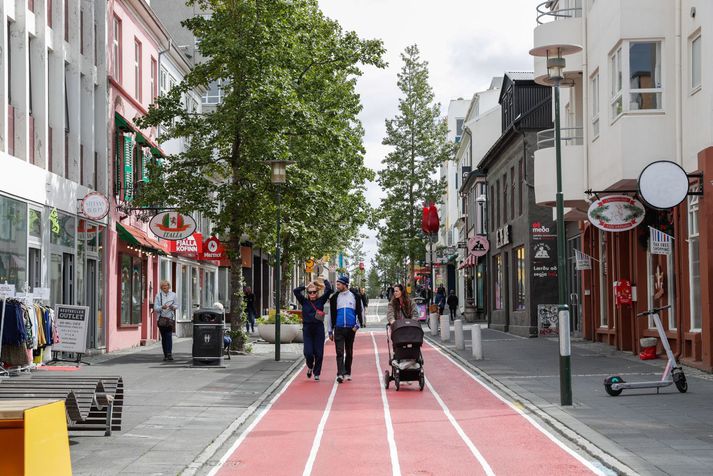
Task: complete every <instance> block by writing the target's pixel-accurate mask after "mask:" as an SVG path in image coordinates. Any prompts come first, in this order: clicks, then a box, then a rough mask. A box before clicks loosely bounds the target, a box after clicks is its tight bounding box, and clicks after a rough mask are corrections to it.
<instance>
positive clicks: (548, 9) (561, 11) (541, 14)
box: [537, 0, 582, 25]
mask: <svg viewBox="0 0 713 476" xmlns="http://www.w3.org/2000/svg"><path fill="white" fill-rule="evenodd" d="M553 5H554V10H553V9H552V7H553ZM559 5H560V2H554V1H553V0H548V1H546V2H542V3H540V4H539V5H537V24H538V25H542V24H543V23H548V22H550V21H555V20H561V19H564V18H576V17H581V16H582V7H572V8H559Z"/></svg>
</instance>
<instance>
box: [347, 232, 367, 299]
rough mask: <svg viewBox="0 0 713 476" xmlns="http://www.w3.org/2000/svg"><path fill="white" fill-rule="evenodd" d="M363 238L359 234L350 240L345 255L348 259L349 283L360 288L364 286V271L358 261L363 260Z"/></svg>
mask: <svg viewBox="0 0 713 476" xmlns="http://www.w3.org/2000/svg"><path fill="white" fill-rule="evenodd" d="M363 238H364V236H361V235H359V236H358V237H357V238H356V239H355V240H353V241H352V243H351V244H350V246H349V248H348V249H347V257H348V260H349V261H348V263H349V266H348V270H349V276H350V277H351V283H352V285H353V286H356V287H360V288H361V287H364V286H366V271H365V270H363V269H361V268H360V267H359V263H363V262H364V243H363V242H362V239H363Z"/></svg>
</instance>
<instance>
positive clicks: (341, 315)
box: [328, 276, 364, 383]
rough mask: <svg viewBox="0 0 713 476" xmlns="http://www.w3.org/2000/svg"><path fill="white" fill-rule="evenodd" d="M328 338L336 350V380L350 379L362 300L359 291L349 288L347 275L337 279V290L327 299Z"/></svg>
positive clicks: (360, 323) (362, 323) (362, 322)
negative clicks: (328, 317)
mask: <svg viewBox="0 0 713 476" xmlns="http://www.w3.org/2000/svg"><path fill="white" fill-rule="evenodd" d="M329 313H330V317H331V319H330V320H329V321H328V329H329V340H333V341H334V344H335V346H336V350H337V382H339V383H342V382H343V381H344V380H351V379H352V360H353V357H354V338H355V337H356V332H357V330H358V329H359V327H361V326H363V325H364V317H363V308H362V301H361V296H360V295H359V292H358V291H357V292H355V291H352V290H350V289H349V276H340V277H339V278H338V279H337V292H336V293H335V294H334V295H333V296H332V297H331V298H330V299H329Z"/></svg>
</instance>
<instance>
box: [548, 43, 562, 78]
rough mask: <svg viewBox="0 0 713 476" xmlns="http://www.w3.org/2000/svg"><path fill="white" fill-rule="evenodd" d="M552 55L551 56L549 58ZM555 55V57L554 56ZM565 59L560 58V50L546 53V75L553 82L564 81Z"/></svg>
mask: <svg viewBox="0 0 713 476" xmlns="http://www.w3.org/2000/svg"><path fill="white" fill-rule="evenodd" d="M550 54H553V56H550ZM554 55H556V56H554ZM565 65H566V61H565V59H564V58H563V57H562V49H561V48H557V49H556V50H554V51H552V50H548V51H547V75H548V76H549V77H550V79H551V80H553V81H562V80H563V79H564V67H565Z"/></svg>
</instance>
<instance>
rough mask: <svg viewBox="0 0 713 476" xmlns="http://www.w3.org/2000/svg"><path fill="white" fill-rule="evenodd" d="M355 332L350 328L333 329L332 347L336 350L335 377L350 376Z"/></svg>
mask: <svg viewBox="0 0 713 476" xmlns="http://www.w3.org/2000/svg"><path fill="white" fill-rule="evenodd" d="M355 337H356V331H355V330H354V329H352V328H350V327H337V328H336V329H334V345H335V346H336V348H337V375H351V373H352V359H353V358H354V338H355Z"/></svg>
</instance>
